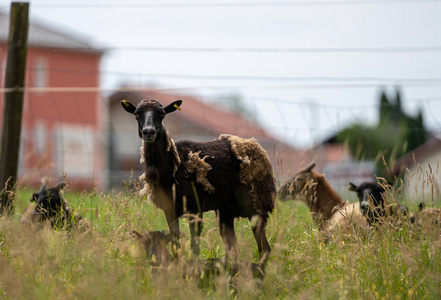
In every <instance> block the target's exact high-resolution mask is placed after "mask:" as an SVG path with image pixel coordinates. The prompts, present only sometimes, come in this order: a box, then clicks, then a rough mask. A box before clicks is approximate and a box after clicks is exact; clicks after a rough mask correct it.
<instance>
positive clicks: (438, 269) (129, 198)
mask: <svg viewBox="0 0 441 300" xmlns="http://www.w3.org/2000/svg"><path fill="white" fill-rule="evenodd" d="M32 192H33V190H32V191H31V190H28V189H19V190H18V192H17V202H16V209H15V213H14V215H13V217H12V218H9V219H6V218H3V219H1V220H0V299H22V298H30V299H148V298H157V299H206V298H207V297H209V298H212V299H225V298H238V299H256V298H257V299H289V298H295V299H440V298H441V238H440V236H441V235H440V232H441V230H440V228H437V229H436V230H429V231H426V232H423V231H421V230H419V229H416V228H414V227H412V226H410V225H408V224H405V225H403V226H402V227H400V228H388V227H382V228H377V229H376V230H375V231H373V232H371V233H369V234H368V235H366V236H359V237H355V238H353V239H347V240H341V239H338V238H337V237H336V238H335V239H333V240H331V241H329V242H328V243H325V242H324V240H323V238H322V236H321V235H320V234H319V232H318V229H317V227H316V225H314V223H313V222H312V219H311V217H310V215H309V211H308V208H307V207H306V205H304V204H303V203H301V202H298V201H288V202H284V203H281V202H279V201H277V202H276V207H275V210H274V212H273V213H272V214H271V216H270V219H269V223H268V227H267V235H268V238H269V242H270V245H271V247H272V249H273V250H272V252H271V257H270V259H269V262H268V265H267V269H266V276H265V278H264V280H263V281H262V280H259V279H253V278H252V277H251V276H247V275H243V274H240V273H239V275H237V278H235V280H234V287H233V285H231V284H230V283H229V282H230V280H229V278H228V274H220V275H218V276H215V277H213V278H200V277H201V276H199V277H198V278H195V277H192V276H188V274H186V273H185V269H186V266H187V264H188V263H189V257H190V256H191V247H190V232H189V226H188V221H187V220H186V219H180V222H181V229H182V232H183V236H182V237H181V239H180V241H181V249H180V250H179V252H180V254H181V259H180V260H179V261H177V262H176V264H172V265H170V266H168V267H167V268H165V269H160V270H156V269H154V268H153V267H152V266H151V265H150V264H149V261H148V260H147V259H146V255H145V251H144V250H143V249H142V248H141V247H140V246H139V245H138V243H137V241H136V240H135V239H134V238H132V237H131V235H130V231H131V230H137V231H139V232H141V233H142V232H145V231H148V230H167V222H166V220H165V217H164V213H163V212H162V211H161V210H160V209H158V208H155V207H154V206H153V204H152V203H147V201H146V200H145V199H144V198H142V197H140V196H138V193H137V192H136V191H131V190H129V189H126V190H125V191H123V192H119V193H115V194H112V193H109V194H103V193H98V192H83V193H73V192H71V191H70V190H69V187H67V188H66V192H65V198H66V200H67V201H69V202H70V204H71V206H72V207H73V208H74V209H76V211H77V212H79V213H80V214H81V215H82V216H83V217H84V218H87V219H88V220H89V221H90V222H91V224H92V230H90V231H86V232H79V231H75V230H74V231H72V232H66V231H64V230H59V231H56V230H55V231H54V230H51V229H50V228H44V229H40V230H36V229H34V228H31V227H29V226H26V225H23V224H20V223H19V219H20V215H21V213H22V212H23V211H24V210H25V207H26V206H27V204H28V202H29V199H30V197H31V194H32ZM354 201H355V198H354ZM436 204H437V205H438V206H439V203H436ZM409 207H410V208H411V210H415V209H416V204H414V205H412V204H410V205H409ZM218 230H219V229H218V225H217V220H216V216H215V214H214V213H213V212H210V213H205V214H204V227H203V231H202V241H201V254H200V257H201V258H207V259H208V258H215V257H223V256H224V254H225V253H224V245H223V242H222V240H221V238H220V235H219V232H218ZM235 230H236V233H237V236H238V245H239V249H240V259H241V260H244V261H253V262H257V261H258V259H259V255H258V251H257V246H256V242H255V240H254V237H253V234H252V230H251V229H250V222H249V221H248V220H247V219H244V220H237V221H236V222H235Z"/></svg>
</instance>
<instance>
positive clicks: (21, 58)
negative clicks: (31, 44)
mask: <svg viewBox="0 0 441 300" xmlns="http://www.w3.org/2000/svg"><path fill="white" fill-rule="evenodd" d="M28 27H29V2H12V3H11V12H10V22H9V37H8V58H7V61H6V76H5V96H4V99H5V102H4V103H5V104H4V108H3V127H2V130H3V134H2V145H1V156H0V190H1V193H0V214H1V215H3V214H4V213H5V212H7V213H10V212H12V210H13V204H14V189H15V184H16V182H17V165H18V154H19V147H20V132H21V116H22V111H23V94H24V82H25V69H26V56H27V40H28Z"/></svg>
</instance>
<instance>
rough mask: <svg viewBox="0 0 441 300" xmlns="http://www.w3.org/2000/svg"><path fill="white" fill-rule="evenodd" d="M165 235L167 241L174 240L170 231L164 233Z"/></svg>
mask: <svg viewBox="0 0 441 300" xmlns="http://www.w3.org/2000/svg"><path fill="white" fill-rule="evenodd" d="M164 236H165V243H166V244H168V243H170V242H171V241H172V239H173V234H172V233H171V232H170V233H169V234H164Z"/></svg>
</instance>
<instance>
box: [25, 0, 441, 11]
mask: <svg viewBox="0 0 441 300" xmlns="http://www.w3.org/2000/svg"><path fill="white" fill-rule="evenodd" d="M433 2H434V3H439V2H440V0H367V1H359V0H330V1H324V0H311V1H282V2H281V1H275V2H263V1H255V2H213V3H206V2H193V3H176V2H175V3H115V4H113V3H106V4H104V3H62V4H61V3H57V4H52V3H41V4H40V3H36V4H33V6H35V7H39V8H40V7H43V8H46V7H47V8H53V7H58V8H99V9H102V8H140V7H145V8H175V7H179V8H199V7H202V8H203V7H207V8H211V7H278V6H281V7H284V6H336V5H378V4H406V3H433Z"/></svg>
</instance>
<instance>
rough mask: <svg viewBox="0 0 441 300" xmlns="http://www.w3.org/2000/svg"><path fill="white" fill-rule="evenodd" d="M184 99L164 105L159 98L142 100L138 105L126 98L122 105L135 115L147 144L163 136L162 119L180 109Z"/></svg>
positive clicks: (142, 137)
mask: <svg viewBox="0 0 441 300" xmlns="http://www.w3.org/2000/svg"><path fill="white" fill-rule="evenodd" d="M181 104H182V100H177V101H174V102H172V103H171V104H169V105H167V106H166V107H163V106H162V104H161V103H159V101H158V100H142V101H141V102H140V103H139V104H138V106H136V107H135V106H134V105H133V104H132V103H130V102H127V101H126V100H123V101H121V105H122V107H123V108H124V110H125V111H127V112H128V113H131V114H133V115H135V118H136V121H137V122H138V135H139V138H141V139H143V141H144V142H146V143H147V144H151V143H154V142H155V141H156V139H157V138H158V137H160V136H162V133H163V130H164V128H163V126H162V120H163V119H164V117H165V115H166V114H168V113H171V112H173V111H175V110H176V109H179V110H180V108H179V106H180V105H181Z"/></svg>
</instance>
